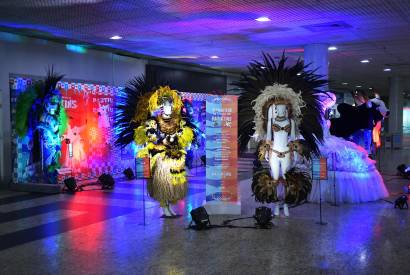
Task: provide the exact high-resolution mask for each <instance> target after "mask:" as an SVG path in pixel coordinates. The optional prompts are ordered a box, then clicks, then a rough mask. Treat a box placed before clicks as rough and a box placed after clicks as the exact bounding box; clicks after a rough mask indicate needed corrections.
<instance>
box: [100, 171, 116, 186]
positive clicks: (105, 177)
mask: <svg viewBox="0 0 410 275" xmlns="http://www.w3.org/2000/svg"><path fill="white" fill-rule="evenodd" d="M98 183H99V184H101V187H102V189H110V190H111V189H114V184H115V181H114V178H113V177H112V176H111V175H110V174H105V173H104V174H102V175H101V176H99V177H98Z"/></svg>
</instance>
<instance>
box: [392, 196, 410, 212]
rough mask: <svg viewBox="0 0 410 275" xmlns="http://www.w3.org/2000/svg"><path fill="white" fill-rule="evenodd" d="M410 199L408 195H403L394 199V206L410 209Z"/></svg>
mask: <svg viewBox="0 0 410 275" xmlns="http://www.w3.org/2000/svg"><path fill="white" fill-rule="evenodd" d="M408 200H409V198H408V197H407V196H406V195H401V196H400V197H398V198H397V199H396V200H395V201H394V208H399V209H409V205H408V203H407V201H408Z"/></svg>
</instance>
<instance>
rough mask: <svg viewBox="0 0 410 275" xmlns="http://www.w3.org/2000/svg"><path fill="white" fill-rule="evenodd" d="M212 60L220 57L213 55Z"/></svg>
mask: <svg viewBox="0 0 410 275" xmlns="http://www.w3.org/2000/svg"><path fill="white" fill-rule="evenodd" d="M210 58H212V59H218V58H219V56H217V55H211V56H210Z"/></svg>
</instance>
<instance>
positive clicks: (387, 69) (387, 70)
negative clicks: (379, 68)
mask: <svg viewBox="0 0 410 275" xmlns="http://www.w3.org/2000/svg"><path fill="white" fill-rule="evenodd" d="M383 72H391V69H390V68H385V69H384V70H383Z"/></svg>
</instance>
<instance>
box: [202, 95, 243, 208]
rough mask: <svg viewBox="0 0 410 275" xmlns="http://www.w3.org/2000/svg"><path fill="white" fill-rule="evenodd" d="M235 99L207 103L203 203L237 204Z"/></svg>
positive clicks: (214, 98)
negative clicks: (204, 193)
mask: <svg viewBox="0 0 410 275" xmlns="http://www.w3.org/2000/svg"><path fill="white" fill-rule="evenodd" d="M237 101H238V97H237V96H233V95H226V96H208V97H207V100H206V200H207V202H210V201H226V202H237V201H238V173H237V163H238V142H237V140H238V120H237V114H238V104H237Z"/></svg>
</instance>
